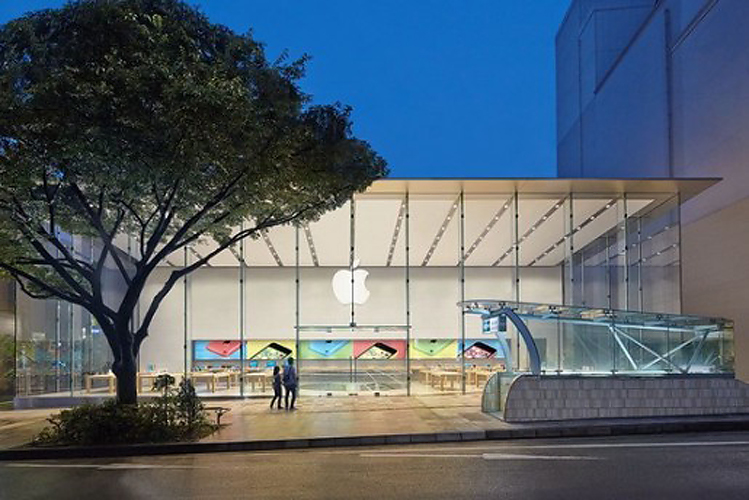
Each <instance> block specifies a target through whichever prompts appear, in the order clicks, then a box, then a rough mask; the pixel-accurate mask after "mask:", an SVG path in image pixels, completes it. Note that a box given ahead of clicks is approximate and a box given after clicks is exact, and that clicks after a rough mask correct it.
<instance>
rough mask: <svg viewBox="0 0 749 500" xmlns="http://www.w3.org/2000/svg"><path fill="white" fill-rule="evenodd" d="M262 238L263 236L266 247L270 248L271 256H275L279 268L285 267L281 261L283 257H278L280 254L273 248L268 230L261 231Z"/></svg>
mask: <svg viewBox="0 0 749 500" xmlns="http://www.w3.org/2000/svg"><path fill="white" fill-rule="evenodd" d="M260 236H262V238H263V241H264V242H265V245H266V246H267V247H268V250H269V251H270V254H271V255H272V256H273V260H275V261H276V264H278V267H283V261H281V257H280V256H279V255H278V252H276V247H274V246H273V242H272V241H271V240H270V236H268V230H267V229H263V230H262V231H260Z"/></svg>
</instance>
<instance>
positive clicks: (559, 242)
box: [528, 198, 617, 267]
mask: <svg viewBox="0 0 749 500" xmlns="http://www.w3.org/2000/svg"><path fill="white" fill-rule="evenodd" d="M616 200H617V199H616V198H615V199H613V200H609V201H608V202H607V203H606V205H604V206H603V207H601V208H599V209H598V210H596V212H595V213H594V214H593V215H591V216H590V217H588V218H587V219H585V220H584V221H582V222H581V223H580V224H578V225H577V226H576V227H574V228H572V231H570V232H569V233H568V235H567V236H574V235H575V233H577V232H579V231H580V230H581V229H583V228H584V227H585V226H587V225H588V224H590V223H591V222H593V221H594V220H596V219H597V218H598V217H600V216H601V215H603V214H604V213H605V212H606V211H607V210H608V209H609V208H611V207H613V206H615V205H616ZM567 236H562V237H561V238H559V239H558V240H557V241H555V242H554V244H552V245H551V246H550V247H548V248H547V249H545V250H544V251H543V252H541V253H540V254H539V255H538V256H537V257H536V258H535V259H533V260H532V261H531V262H530V263H529V264H528V267H530V266H533V265H534V264H537V263H538V261H540V260H541V259H543V258H544V257H546V256H547V255H549V254H550V253H551V252H553V251H554V250H556V249H557V247H559V246H560V245H562V244H563V243H564V240H565V239H566V237H567ZM562 260H564V259H562ZM558 264H559V262H557V263H556V264H554V265H558Z"/></svg>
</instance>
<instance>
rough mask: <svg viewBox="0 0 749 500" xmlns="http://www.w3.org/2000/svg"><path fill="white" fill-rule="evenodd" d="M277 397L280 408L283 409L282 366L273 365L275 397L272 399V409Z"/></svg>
mask: <svg viewBox="0 0 749 500" xmlns="http://www.w3.org/2000/svg"><path fill="white" fill-rule="evenodd" d="M276 398H278V409H279V410H280V409H281V399H283V395H282V394H281V368H279V367H278V366H274V367H273V399H271V400H270V409H271V410H272V409H273V404H274V403H275V402H276Z"/></svg>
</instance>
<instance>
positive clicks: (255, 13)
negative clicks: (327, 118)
mask: <svg viewBox="0 0 749 500" xmlns="http://www.w3.org/2000/svg"><path fill="white" fill-rule="evenodd" d="M63 3H64V1H63V0H20V1H12V2H11V1H3V2H1V3H0V23H3V22H6V21H8V20H9V19H12V18H14V17H17V16H19V15H22V14H23V13H24V12H27V11H30V10H36V9H41V8H46V7H57V6H60V5H62V4H63ZM192 3H194V4H197V5H200V6H201V8H202V9H203V11H204V12H205V13H206V14H207V15H208V16H209V17H210V18H211V20H212V21H214V22H218V23H222V24H226V25H227V26H229V27H231V28H232V29H234V30H237V31H242V32H244V31H247V30H248V29H252V30H253V32H254V34H255V37H256V38H257V39H258V40H260V41H262V42H264V43H265V44H266V45H267V51H268V54H269V55H270V56H272V57H275V56H276V55H278V54H279V53H280V52H281V51H282V50H283V49H288V50H289V53H290V54H291V55H292V56H299V55H301V54H302V53H305V52H306V53H308V54H310V55H311V56H312V57H313V59H312V61H311V63H310V65H309V69H308V76H307V77H306V78H305V80H304V81H303V83H302V86H303V88H304V89H305V90H306V91H307V92H308V93H310V94H312V95H313V96H314V100H315V102H319V103H324V102H333V101H340V102H342V103H345V104H349V105H351V106H353V108H354V114H353V119H354V131H355V133H356V135H357V136H359V137H361V138H363V139H366V140H368V141H369V142H370V143H371V144H372V145H373V146H374V148H375V149H376V150H377V151H378V152H379V153H380V154H381V155H383V156H384V157H385V158H386V159H387V160H388V163H389V164H390V168H391V176H394V177H535V176H539V177H543V176H554V175H555V174H556V169H555V165H556V139H555V127H556V125H555V124H556V121H555V104H554V36H555V34H556V31H557V28H558V26H559V24H560V23H561V21H562V18H563V16H564V12H565V11H566V9H567V6H568V5H569V1H568V0H409V1H404V0H377V1H373V0H317V1H313V0H274V1H263V2H260V1H254V0H239V1H238V0H202V1H194V2H192Z"/></svg>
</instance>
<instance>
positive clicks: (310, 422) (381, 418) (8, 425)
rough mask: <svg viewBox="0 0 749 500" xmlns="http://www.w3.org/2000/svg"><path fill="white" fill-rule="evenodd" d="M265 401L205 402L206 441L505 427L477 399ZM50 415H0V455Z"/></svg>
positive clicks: (23, 412) (469, 396)
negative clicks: (275, 405)
mask: <svg viewBox="0 0 749 500" xmlns="http://www.w3.org/2000/svg"><path fill="white" fill-rule="evenodd" d="M269 403H270V400H269V399H247V400H224V401H216V400H207V401H206V405H207V406H217V405H221V406H227V407H230V408H231V411H230V412H229V413H227V414H226V415H224V417H223V419H222V423H226V424H228V425H227V426H226V427H224V428H222V429H221V430H220V431H218V432H217V433H215V434H213V435H212V436H210V437H208V438H206V440H208V441H245V440H255V439H294V438H307V437H332V436H336V437H347V436H360V435H375V434H397V433H419V432H441V431H455V432H460V431H471V430H483V429H496V428H503V427H506V426H507V424H504V423H503V422H501V421H500V420H497V419H495V418H494V417H491V416H489V415H485V414H483V413H481V410H480V395H478V394H466V395H447V394H445V395H430V396H426V395H417V396H411V397H406V396H381V397H374V396H342V397H324V396H302V397H300V399H299V400H298V401H297V406H298V409H297V410H296V411H293V412H287V411H285V410H277V409H274V410H271V409H270V408H269ZM55 411H56V410H13V411H2V412H0V449H2V448H10V447H14V446H19V445H22V444H24V443H26V442H28V441H29V440H30V439H31V438H32V437H33V436H34V434H36V433H37V432H39V430H41V428H42V427H43V426H44V425H45V424H46V421H45V419H46V418H47V417H48V416H49V415H50V413H53V412H55Z"/></svg>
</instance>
